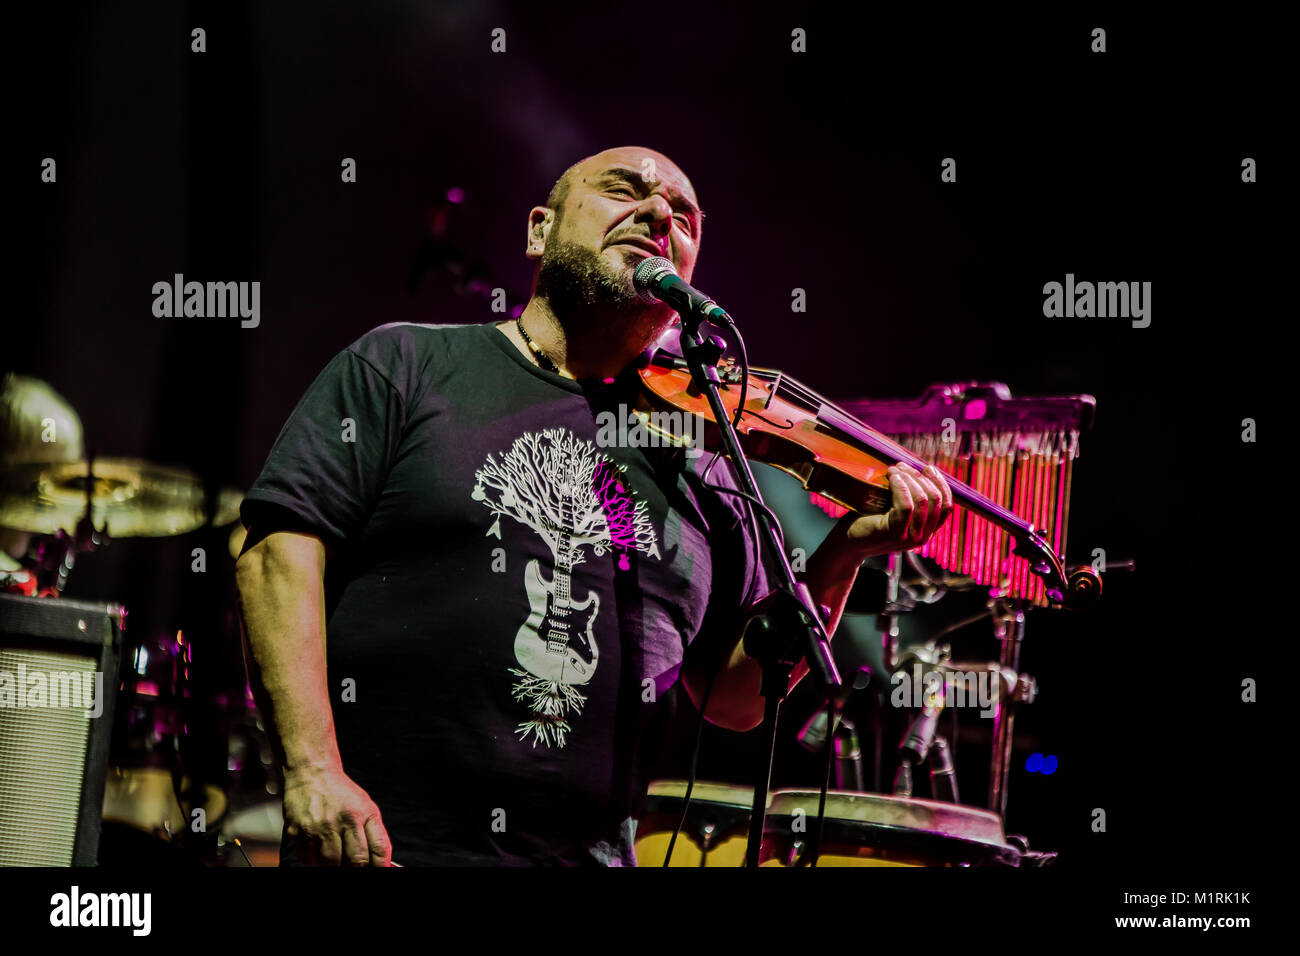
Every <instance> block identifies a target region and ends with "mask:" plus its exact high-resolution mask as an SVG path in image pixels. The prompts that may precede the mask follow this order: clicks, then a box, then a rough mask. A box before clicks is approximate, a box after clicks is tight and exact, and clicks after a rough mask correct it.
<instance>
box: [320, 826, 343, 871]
mask: <svg viewBox="0 0 1300 956" xmlns="http://www.w3.org/2000/svg"><path fill="white" fill-rule="evenodd" d="M316 844H317V847H316V852H317V854H318V855H319V857H320V864H321V866H340V865H342V863H343V841H342V839H341V838H340V837H339V835H338V833H337V832H335V831H328V832H324V833H321V834H318V836H317V838H316Z"/></svg>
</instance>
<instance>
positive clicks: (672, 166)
mask: <svg viewBox="0 0 1300 956" xmlns="http://www.w3.org/2000/svg"><path fill="white" fill-rule="evenodd" d="M628 162H631V163H634V164H635V168H636V169H637V170H638V172H639V173H641V175H642V176H643V177H652V178H657V177H658V175H659V174H660V170H665V171H669V173H670V175H672V176H673V178H674V179H676V180H677V181H678V184H679V185H680V186H681V187H682V188H683V191H684V192H686V193H687V194H688V195H689V197H690V199H691V202H692V203H694V204H695V205H696V206H697V207H698V205H699V200H698V199H697V198H696V195H695V187H694V186H693V185H692V184H691V181H690V180H689V179H688V178H687V177H686V174H685V173H684V172H682V170H681V167H679V166H678V165H677V164H676V163H674V162H673V161H672V160H671V159H669V158H668V157H667V156H665V155H664V154H663V153H661V152H659V151H658V150H655V149H650V148H648V147H645V146H616V147H614V148H612V149H606V150H602V151H601V152H599V153H595V154H593V155H591V156H588V157H586V158H585V159H580V160H578V161H577V162H576V163H574V164H573V165H572V166H570V167H569V168H568V169H566V170H565V171H564V172H563V173H561V174H560V178H559V179H557V180H556V181H555V185H554V186H552V187H551V191H550V193H548V194H547V196H546V206H547V208H548V209H552V210H554V212H555V218H556V219H557V220H558V219H559V218H560V217H561V216H562V215H563V212H564V205H565V202H566V201H567V200H568V198H569V192H570V190H571V189H572V187H573V183H574V180H575V178H577V177H578V176H580V175H582V174H584V173H586V172H589V171H591V170H599V169H601V168H602V167H603V166H604V165H606V164H609V163H615V164H620V163H628ZM703 216H704V214H703V213H702V212H701V213H700V218H701V219H702V218H703Z"/></svg>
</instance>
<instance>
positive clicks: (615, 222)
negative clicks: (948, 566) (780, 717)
mask: <svg viewBox="0 0 1300 956" xmlns="http://www.w3.org/2000/svg"><path fill="white" fill-rule="evenodd" d="M702 233H703V213H702V212H701V210H700V208H699V201H698V199H697V197H696V193H695V189H694V187H693V186H692V185H691V182H690V180H689V179H687V177H686V175H685V173H683V172H682V170H681V169H679V168H678V167H677V166H676V165H675V164H674V163H673V162H672V161H671V160H670V159H669V158H668V157H666V156H664V155H662V154H661V153H658V152H655V151H654V150H650V149H645V148H642V147H623V148H619V149H611V150H606V151H605V152H602V153H600V154H598V155H595V156H591V157H589V158H587V159H584V160H582V161H581V162H579V163H577V164H575V165H574V166H572V167H570V168H569V169H568V170H567V171H566V172H565V173H564V175H563V176H562V177H561V178H560V180H559V182H557V183H556V185H555V188H554V189H553V190H552V191H551V194H550V196H549V197H548V199H547V203H546V205H545V206H537V207H534V208H533V209H532V210H531V211H530V212H529V215H528V222H527V233H526V239H525V241H526V245H525V254H526V255H527V256H528V258H530V259H532V260H533V261H534V262H535V263H536V266H535V270H534V277H533V289H532V295H531V298H530V300H529V302H528V304H527V306H526V307H525V308H524V310H523V312H522V314H521V315H520V317H519V319H518V320H517V321H512V322H499V323H494V324H484V325H458V326H446V325H442V326H435V325H428V326H426V325H410V324H399V325H389V326H383V327H381V328H378V329H376V330H374V331H372V332H370V333H368V334H366V335H364V336H362V337H361V338H360V339H358V340H357V341H356V342H355V343H353V344H352V345H351V346H349V347H348V348H347V349H346V350H344V351H343V352H342V353H340V354H339V355H338V356H337V357H336V358H335V359H333V360H332V361H331V362H330V363H329V365H328V366H327V367H326V368H325V370H324V372H322V373H321V375H320V376H319V377H318V378H317V379H316V381H315V382H314V383H313V384H312V386H311V387H310V389H309V390H308V391H307V393H306V395H305V396H304V397H303V398H302V400H301V401H300V402H299V404H298V406H297V408H296V409H295V410H294V412H293V414H292V415H291V417H290V418H289V421H288V423H287V424H286V425H285V426H284V429H283V430H282V432H281V434H280V437H279V438H278V439H277V441H276V444H275V446H274V448H273V449H272V451H271V454H270V457H269V459H268V461H267V463H266V466H265V468H264V470H263V471H262V474H261V476H260V477H259V478H258V480H257V482H256V483H255V484H254V486H253V487H252V489H251V490H250V491H249V493H248V495H247V497H246V499H245V504H244V511H243V518H244V523H245V524H246V525H248V526H249V535H248V539H247V542H246V544H245V550H244V553H243V554H242V555H241V557H240V558H239V561H238V565H237V573H238V581H239V588H240V593H241V597H242V605H243V610H244V618H245V623H246V626H247V633H248V640H249V646H250V649H251V651H252V656H253V659H254V661H255V664H256V670H257V671H258V672H259V674H260V684H261V685H262V687H263V688H264V697H263V707H264V709H265V710H266V712H267V716H268V717H269V718H270V721H271V726H272V728H273V738H274V739H275V740H276V742H277V745H278V747H279V749H280V756H281V759H282V761H283V764H284V769H285V794H284V811H285V835H284V841H283V844H282V849H281V861H282V863H285V864H294V863H320V864H327V865H329V864H333V865H338V864H342V865H359V866H365V865H371V866H385V865H389V864H390V863H391V862H392V861H394V860H396V861H397V862H400V863H402V864H404V865H412V864H415V865H421V864H423V865H502V864H505V865H604V866H620V865H634V864H635V858H634V854H633V839H634V836H635V818H636V816H637V813H638V810H639V806H640V803H641V800H642V799H643V797H644V794H645V786H646V782H647V780H646V774H647V773H648V771H649V768H650V766H651V764H652V763H653V761H654V759H655V757H656V756H657V752H658V748H659V745H660V742H661V740H662V735H663V731H664V729H665V721H666V719H667V711H666V709H665V706H664V705H665V703H666V702H667V698H668V696H669V692H670V691H671V690H672V689H673V687H674V685H675V684H677V682H678V681H680V682H681V685H682V687H683V689H684V690H685V691H686V693H687V694H688V695H689V697H690V698H691V700H692V701H693V702H695V704H696V706H697V707H698V706H700V705H701V702H702V700H703V698H704V692H705V689H706V687H707V686H708V685H709V682H710V679H712V681H713V685H712V689H711V691H710V693H709V696H708V701H707V712H706V717H707V719H709V720H710V721H712V722H713V723H715V724H717V725H720V726H722V727H726V728H729V729H732V730H735V731H747V730H750V729H752V728H754V727H756V726H757V725H758V724H759V723H760V722H761V719H762V713H763V701H762V698H761V697H760V696H759V672H758V668H757V665H756V664H755V663H754V662H752V661H750V660H748V659H747V658H746V656H745V654H744V652H743V649H742V647H741V643H740V629H741V626H742V623H743V620H744V611H745V609H746V608H747V607H748V606H749V605H750V604H751V603H753V601H755V600H756V599H758V598H761V597H762V596H763V595H764V594H765V593H767V591H768V590H770V589H769V588H768V585H767V578H766V574H765V570H764V568H763V567H762V565H761V562H759V561H758V560H757V558H756V543H755V542H754V541H753V540H752V536H751V534H750V531H749V528H750V522H749V520H748V515H747V514H746V512H745V510H744V509H743V508H742V506H741V504H740V503H739V500H738V499H737V498H736V497H735V496H734V495H727V494H719V493H718V492H716V491H713V490H711V489H709V488H707V487H705V483H704V481H703V480H702V479H701V475H702V473H703V472H704V469H705V466H706V463H707V461H708V456H705V457H703V458H701V457H698V456H696V457H693V456H691V455H690V454H687V453H686V451H685V450H684V449H682V448H674V447H654V446H651V447H645V446H646V443H645V442H643V441H632V440H623V441H622V442H621V443H620V442H619V441H611V440H610V434H611V431H612V430H611V429H608V428H605V429H602V428H601V427H600V424H601V422H608V421H610V420H611V419H610V418H609V417H608V416H609V415H611V414H612V415H615V416H621V417H622V418H624V419H625V420H626V418H627V415H628V413H629V411H630V409H632V408H633V407H634V406H635V402H636V395H637V391H638V376H637V374H636V370H635V360H636V359H637V358H638V357H639V356H640V355H641V353H642V352H643V351H644V350H645V349H646V348H647V347H648V346H649V345H651V344H652V343H653V342H655V341H656V340H657V339H658V338H659V337H660V335H661V334H662V333H663V332H664V331H665V330H667V329H668V328H669V326H671V325H672V324H673V323H674V322H676V321H677V317H676V315H675V314H674V312H673V311H672V309H670V308H668V307H667V306H664V305H662V304H657V303H655V304H648V303H646V302H643V301H642V300H641V299H640V298H638V296H637V294H636V291H635V289H634V287H633V283H632V273H633V270H634V269H635V268H636V266H637V264H638V263H639V262H640V261H641V260H642V259H644V258H646V257H647V256H655V255H660V256H664V257H665V258H667V259H670V260H672V262H673V264H674V265H675V266H676V268H677V271H678V272H679V273H680V274H681V275H682V276H683V277H684V278H687V279H689V278H690V277H691V275H692V273H693V272H694V269H695V262H696V257H697V256H698V254H699V249H700V239H701V236H702ZM618 434H620V435H622V436H626V435H628V434H629V433H628V431H627V429H622V430H619V432H618ZM891 477H892V480H893V488H894V506H893V509H892V510H891V511H890V512H889V513H888V514H886V515H880V516H874V517H857V516H846V518H845V519H843V520H842V521H841V522H840V523H839V524H837V525H836V526H835V528H834V530H833V531H832V532H831V534H830V535H829V537H828V538H827V539H826V541H825V543H824V544H823V545H822V546H821V547H820V548H819V549H818V551H817V552H816V553H815V554H814V555H813V556H811V557H810V558H809V559H808V561H807V570H806V571H804V572H803V573H802V574H801V575H800V578H801V580H803V581H805V582H806V583H807V585H808V587H809V589H810V591H811V593H812V595H813V597H814V599H815V600H817V601H818V602H820V603H821V604H824V605H826V606H828V607H829V608H830V609H831V614H830V617H829V620H828V621H827V628H828V631H830V632H831V633H833V632H834V630H835V627H836V624H837V623H838V621H839V618H840V614H841V611H842V610H843V606H844V601H845V598H846V597H847V595H848V592H849V590H850V588H851V587H852V585H853V581H854V578H855V575H856V573H857V569H858V567H859V566H860V565H861V563H862V561H863V560H864V559H865V558H866V557H868V556H870V555H873V554H883V553H888V552H891V551H898V550H905V549H908V548H912V547H915V546H917V545H919V544H921V543H922V542H924V541H925V540H926V539H927V538H928V537H929V536H930V535H931V534H933V533H934V531H935V530H936V529H937V528H938V527H939V525H940V524H941V523H942V522H943V520H944V519H945V518H946V517H947V515H948V512H949V510H950V509H951V506H952V499H951V495H950V492H949V490H948V487H947V485H946V484H945V483H944V481H943V478H942V476H941V475H940V474H939V473H938V472H937V471H930V472H927V473H925V474H920V473H917V472H915V471H912V470H911V469H907V468H904V469H902V470H895V471H894V472H893V473H892V475H891ZM708 481H709V483H710V484H713V483H719V484H723V485H730V483H731V479H730V477H729V475H728V469H727V467H726V466H725V465H724V466H719V467H715V468H714V469H713V470H712V472H711V473H710V474H709V476H708ZM806 671H807V668H806V665H803V664H800V665H799V667H798V668H797V669H796V670H795V672H794V673H793V674H792V679H791V684H792V686H793V684H794V683H795V682H797V681H798V680H799V679H800V678H802V677H803V676H804V674H805V673H806Z"/></svg>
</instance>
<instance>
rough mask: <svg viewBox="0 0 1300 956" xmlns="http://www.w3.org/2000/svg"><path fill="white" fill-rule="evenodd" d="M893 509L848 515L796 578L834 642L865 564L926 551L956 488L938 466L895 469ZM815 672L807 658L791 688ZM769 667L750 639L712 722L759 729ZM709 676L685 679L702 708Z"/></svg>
mask: <svg viewBox="0 0 1300 956" xmlns="http://www.w3.org/2000/svg"><path fill="white" fill-rule="evenodd" d="M889 477H890V487H891V492H892V495H893V502H892V507H891V508H890V510H889V512H888V513H887V514H883V515H867V516H863V515H854V514H852V513H850V514H848V515H845V516H844V517H843V518H841V519H840V521H838V522H837V523H836V524H835V526H834V527H833V528H832V529H831V532H830V534H828V535H827V536H826V540H825V541H823V542H822V544H821V545H820V546H819V547H818V548H817V550H816V551H814V552H813V554H812V555H811V556H810V557H809V558H808V564H807V568H806V570H805V571H804V572H803V573H802V574H799V575H796V579H797V580H800V581H802V582H803V583H805V584H806V585H808V591H809V593H810V595H811V596H812V599H813V602H814V603H816V604H821V605H825V606H826V607H827V608H829V609H830V615H829V616H828V617H827V618H826V620H825V621H823V624H824V625H825V627H826V636H827V637H828V638H830V637H832V636H833V635H834V634H835V630H836V628H837V627H838V626H839V622H840V617H841V616H842V615H843V613H844V604H845V602H846V601H847V600H848V596H849V592H850V591H851V590H852V589H853V582H854V581H856V580H857V576H858V569H859V568H860V567H861V566H862V562H863V561H864V560H865V559H866V558H868V557H870V556H872V555H878V554H889V553H891V552H894V551H907V550H911V549H912V548H916V547H920V546H921V545H922V544H924V543H925V542H926V541H928V540H929V539H930V537H931V536H932V535H933V534H934V533H935V532H936V531H937V530H939V528H940V527H941V526H942V525H943V523H944V521H946V520H947V519H948V515H949V514H950V513H951V512H952V504H953V502H952V489H950V488H949V487H948V484H947V482H946V481H945V480H944V478H943V475H942V473H941V472H940V471H939V470H938V469H937V468H935V467H934V466H933V465H931V466H929V467H928V468H926V470H925V471H924V472H918V471H916V470H915V469H914V468H912V467H911V466H910V465H905V464H900V465H895V466H893V467H891V468H890V469H889ZM807 673H808V662H807V661H804V660H801V661H799V663H798V664H796V665H795V667H794V670H792V671H791V672H790V685H789V686H790V690H793V689H794V686H795V685H796V684H798V683H799V681H801V680H803V678H804V676H805V675H806V674H807ZM762 676H763V675H762V669H761V668H760V667H759V666H758V663H757V662H756V661H753V660H751V659H750V658H749V656H748V655H747V654H746V653H745V646H744V640H743V637H739V636H738V637H737V638H736V639H735V642H734V643H733V644H731V645H730V652H729V653H728V654H727V656H726V657H725V658H724V659H723V661H722V666H721V668H720V669H719V670H718V671H717V674H716V676H714V685H713V689H712V690H711V691H710V693H709V709H708V711H707V713H706V714H705V717H706V718H707V719H708V720H709V722H710V723H714V724H717V725H718V726H720V727H725V728H727V729H728V730H737V731H741V732H744V731H747V730H753V729H754V728H755V727H757V726H758V725H759V724H760V723H762V721H763V699H762V698H761V697H760V696H759V691H760V689H761V687H762ZM708 679H709V674H708V672H707V671H705V670H703V669H702V668H701V667H699V666H697V667H696V668H695V669H694V670H691V671H689V672H686V671H684V672H683V673H682V684H683V685H684V686H685V688H686V692H687V694H688V695H689V696H690V698H691V701H692V703H694V704H695V706H696V707H699V706H700V700H701V698H702V697H703V696H704V689H705V688H706V687H707V685H708Z"/></svg>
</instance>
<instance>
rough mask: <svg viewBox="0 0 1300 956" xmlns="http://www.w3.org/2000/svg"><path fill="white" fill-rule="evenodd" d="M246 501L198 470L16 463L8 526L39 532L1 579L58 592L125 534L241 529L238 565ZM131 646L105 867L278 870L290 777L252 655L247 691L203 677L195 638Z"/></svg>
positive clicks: (242, 683) (10, 475)
mask: <svg viewBox="0 0 1300 956" xmlns="http://www.w3.org/2000/svg"><path fill="white" fill-rule="evenodd" d="M242 497H243V496H242V494H241V493H240V492H239V491H238V490H236V489H233V488H223V489H219V490H217V491H216V492H215V493H212V492H211V491H210V490H209V489H206V488H205V486H204V483H203V481H202V480H201V479H200V478H199V477H198V475H196V474H194V473H193V472H190V471H188V470H187V469H184V468H178V467H173V466H164V465H158V464H154V463H152V462H147V461H142V460H138V459H128V458H94V459H91V460H86V461H74V462H61V463H39V464H23V465H5V466H3V467H0V528H4V529H9V530H10V531H11V532H19V533H22V534H23V535H26V536H29V540H30V545H29V547H28V550H27V555H26V560H25V561H23V567H24V571H22V572H20V573H18V574H16V575H15V574H13V573H12V572H11V573H9V575H8V576H7V577H6V576H5V575H4V573H0V584H6V585H8V587H7V588H6V589H7V590H11V591H21V593H27V594H32V595H42V596H51V597H57V596H58V595H59V594H60V592H62V591H63V590H64V589H65V587H66V585H67V581H68V576H69V573H70V572H71V570H72V569H73V567H74V565H75V563H76V559H77V557H78V556H79V555H80V554H85V553H88V552H94V551H99V550H102V549H104V548H106V547H107V546H108V545H109V543H110V541H111V538H134V537H140V538H158V537H164V536H171V535H180V534H186V533H189V532H193V531H197V530H199V529H201V528H204V527H207V526H211V527H222V526H225V525H229V524H232V523H235V529H234V530H232V532H231V534H230V536H229V540H228V546H229V549H230V554H231V556H232V557H235V556H237V555H238V553H239V549H240V547H241V546H242V543H243V533H242V532H243V528H242V527H241V526H239V525H238V524H237V523H236V519H237V518H238V516H239V505H240V502H241V500H242ZM67 529H73V530H72V531H68V530H67ZM110 535H111V537H110ZM232 599H233V594H232ZM231 609H232V610H233V603H232V605H231ZM125 639H126V641H127V646H126V647H125V648H124V652H123V655H122V660H123V664H122V668H121V673H120V675H119V691H118V698H117V707H116V715H115V721H114V728H113V737H112V746H111V750H110V758H109V766H108V770H107V780H106V784H105V791H104V804H103V815H102V830H101V838H100V852H99V862H100V864H101V865H103V866H114V865H129V866H139V865H144V866H151V865H162V866H181V867H184V866H247V865H254V864H256V865H275V863H276V862H277V861H278V855H279V844H280V832H281V813H280V805H279V799H280V798H279V794H280V792H281V787H282V782H281V778H280V776H279V770H278V768H277V766H276V763H275V761H274V758H273V754H272V748H271V742H270V739H269V737H268V735H267V732H266V729H265V727H264V726H263V724H262V720H261V717H260V715H259V713H258V710H257V707H256V704H255V703H254V700H253V696H252V693H251V690H250V688H249V685H248V680H247V674H246V668H244V666H243V660H242V658H241V659H240V661H239V666H238V668H237V669H238V672H239V673H238V677H237V678H236V679H234V680H233V681H232V683H233V686H231V687H228V688H221V689H219V690H216V691H213V690H212V689H211V688H210V687H207V686H206V685H204V684H203V683H202V682H198V681H195V680H194V679H193V678H194V674H193V666H194V645H193V643H192V641H191V640H189V639H187V637H186V635H185V634H184V632H183V631H180V630H177V631H175V632H174V633H165V634H161V635H153V636H148V635H136V634H133V633H132V631H131V628H130V627H127V628H126V633H125ZM201 652H202V648H201ZM110 679H111V678H110Z"/></svg>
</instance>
